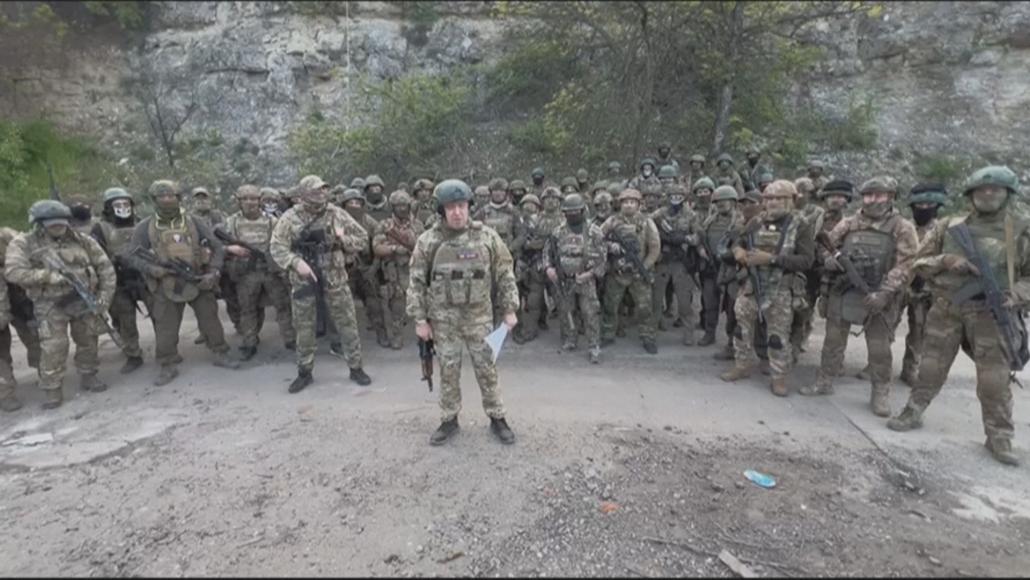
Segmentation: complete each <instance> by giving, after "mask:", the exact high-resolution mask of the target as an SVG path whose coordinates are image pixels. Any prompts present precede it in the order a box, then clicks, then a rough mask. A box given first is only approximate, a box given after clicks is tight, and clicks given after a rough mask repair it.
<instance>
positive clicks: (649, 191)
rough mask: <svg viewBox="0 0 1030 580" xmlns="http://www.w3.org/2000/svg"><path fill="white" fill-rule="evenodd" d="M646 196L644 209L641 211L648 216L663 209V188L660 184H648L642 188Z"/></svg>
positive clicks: (642, 192)
mask: <svg viewBox="0 0 1030 580" xmlns="http://www.w3.org/2000/svg"><path fill="white" fill-rule="evenodd" d="M640 193H641V194H643V196H644V207H642V208H640V211H641V212H643V213H646V214H647V215H648V216H652V215H654V213H655V212H656V211H658V210H659V209H661V207H662V186H661V184H658V183H648V184H646V185H644V186H643V187H642V188H641V192H640Z"/></svg>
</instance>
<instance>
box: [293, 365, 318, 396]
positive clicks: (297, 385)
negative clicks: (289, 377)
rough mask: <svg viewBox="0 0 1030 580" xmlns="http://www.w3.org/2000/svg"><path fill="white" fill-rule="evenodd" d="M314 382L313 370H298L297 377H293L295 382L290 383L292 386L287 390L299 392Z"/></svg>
mask: <svg viewBox="0 0 1030 580" xmlns="http://www.w3.org/2000/svg"><path fill="white" fill-rule="evenodd" d="M312 382H314V379H313V378H311V371H309V370H303V369H301V370H298V371H297V378H295V379H293V382H292V383H290V388H289V389H287V392H289V393H299V392H301V391H302V390H304V387H306V386H308V385H310V384H311V383H312Z"/></svg>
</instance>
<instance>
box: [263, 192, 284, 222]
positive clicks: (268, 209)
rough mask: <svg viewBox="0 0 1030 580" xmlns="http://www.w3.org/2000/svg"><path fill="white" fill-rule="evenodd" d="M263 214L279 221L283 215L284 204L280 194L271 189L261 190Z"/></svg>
mask: <svg viewBox="0 0 1030 580" xmlns="http://www.w3.org/2000/svg"><path fill="white" fill-rule="evenodd" d="M260 193H261V213H263V214H265V215H266V216H268V217H272V218H276V219H279V216H281V215H283V214H282V203H281V196H280V195H279V192H278V191H276V190H274V189H272V188H271V187H262V188H261V192H260Z"/></svg>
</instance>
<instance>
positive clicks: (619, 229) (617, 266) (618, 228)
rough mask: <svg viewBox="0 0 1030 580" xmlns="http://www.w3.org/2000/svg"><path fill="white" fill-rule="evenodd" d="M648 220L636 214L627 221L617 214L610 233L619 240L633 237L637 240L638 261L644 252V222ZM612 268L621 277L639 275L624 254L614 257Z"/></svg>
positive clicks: (642, 257) (645, 246) (642, 215)
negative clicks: (621, 275)
mask: <svg viewBox="0 0 1030 580" xmlns="http://www.w3.org/2000/svg"><path fill="white" fill-rule="evenodd" d="M647 219H650V218H648V217H647V216H646V215H644V214H641V213H637V214H636V215H635V216H633V217H632V218H629V219H627V218H626V217H625V216H623V215H621V214H618V217H617V218H616V220H615V224H614V227H613V228H612V232H613V233H614V234H615V235H616V236H618V237H619V238H621V239H625V238H628V237H631V236H632V237H635V238H636V239H637V247H638V248H639V249H640V259H641V260H643V259H644V252H645V251H646V248H647V244H646V243H645V240H644V231H645V230H644V223H645V221H644V220H647ZM612 268H613V269H614V270H615V272H617V273H619V274H623V275H635V276H639V275H640V273H639V272H638V271H637V267H636V266H635V265H634V264H633V262H632V261H630V259H629V258H627V257H626V255H625V254H622V255H619V256H615V257H614V259H613V260H612Z"/></svg>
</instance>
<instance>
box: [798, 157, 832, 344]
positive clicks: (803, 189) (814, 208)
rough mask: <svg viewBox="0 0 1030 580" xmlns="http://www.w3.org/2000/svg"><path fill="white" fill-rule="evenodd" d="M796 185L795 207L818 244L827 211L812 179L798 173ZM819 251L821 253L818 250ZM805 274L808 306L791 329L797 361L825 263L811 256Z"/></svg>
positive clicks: (806, 340) (813, 312)
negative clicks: (821, 203) (810, 263)
mask: <svg viewBox="0 0 1030 580" xmlns="http://www.w3.org/2000/svg"><path fill="white" fill-rule="evenodd" d="M794 188H795V189H796V190H797V192H798V193H797V197H796V198H794V209H796V210H797V211H798V215H799V217H800V218H801V219H803V220H805V221H806V222H808V231H809V232H810V233H811V234H812V236H813V240H812V243H813V244H815V238H814V236H815V235H816V234H817V233H819V232H821V231H823V214H824V213H825V212H826V210H824V209H823V208H822V206H820V205H819V204H817V203H815V201H814V194H815V186H814V185H813V184H812V180H810V179H808V178H807V177H799V178H798V179H795V180H794ZM816 255H819V254H818V252H816ZM804 275H805V308H803V309H801V310H799V311H797V312H795V313H794V326H793V328H791V331H790V344H791V346H792V347H793V352H794V362H797V358H798V356H799V355H800V353H801V352H804V350H805V345H806V344H808V337H809V336H810V335H811V334H812V322H813V319H814V318H815V303H816V301H817V300H818V298H819V287H820V284H821V282H822V263H821V262H817V261H816V260H814V259H813V260H812V266H811V267H810V268H809V269H808V270H807V271H806V272H804Z"/></svg>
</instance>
